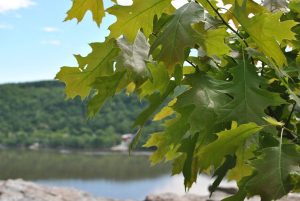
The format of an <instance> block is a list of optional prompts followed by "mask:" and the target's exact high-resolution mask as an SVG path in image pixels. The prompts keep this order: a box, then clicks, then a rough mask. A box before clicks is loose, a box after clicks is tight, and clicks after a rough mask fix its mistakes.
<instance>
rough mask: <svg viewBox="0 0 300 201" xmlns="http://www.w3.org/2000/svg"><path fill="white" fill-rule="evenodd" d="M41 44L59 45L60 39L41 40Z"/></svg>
mask: <svg viewBox="0 0 300 201" xmlns="http://www.w3.org/2000/svg"><path fill="white" fill-rule="evenodd" d="M42 44H43V45H53V46H60V45H61V41H60V40H46V41H42Z"/></svg>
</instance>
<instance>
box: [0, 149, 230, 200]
mask: <svg viewBox="0 0 300 201" xmlns="http://www.w3.org/2000/svg"><path fill="white" fill-rule="evenodd" d="M17 178H23V179H24V180H30V181H35V182H37V183H40V184H44V185H48V186H62V187H73V188H77V189H80V190H83V191H86V192H88V193H90V194H91V195H93V196H98V197H109V198H117V199H131V200H143V199H144V198H145V196H146V195H148V194H152V193H154V194H156V193H165V192H173V193H177V194H184V193H185V191H184V187H183V178H182V176H173V177H171V176H170V165H169V164H162V165H158V166H154V167H151V165H150V163H149V161H148V157H147V156H145V155H133V156H131V157H130V156H128V155H127V154H112V153H106V154H103V153H100V154H89V153H57V152H53V151H8V150H6V151H0V180H4V179H17ZM210 182H211V181H210V179H209V178H208V177H206V176H200V178H199V179H198V183H197V184H196V185H195V186H193V188H192V189H191V190H190V192H191V193H195V194H200V195H207V194H208V191H207V187H208V185H209V184H210ZM225 185H230V186H232V185H233V184H225Z"/></svg>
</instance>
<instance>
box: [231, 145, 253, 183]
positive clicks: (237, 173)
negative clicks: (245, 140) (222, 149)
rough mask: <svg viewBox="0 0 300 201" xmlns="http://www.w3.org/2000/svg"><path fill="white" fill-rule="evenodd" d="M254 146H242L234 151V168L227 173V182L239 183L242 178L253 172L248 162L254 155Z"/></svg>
mask: <svg viewBox="0 0 300 201" xmlns="http://www.w3.org/2000/svg"><path fill="white" fill-rule="evenodd" d="M255 149H256V146H254V145H252V146H250V147H249V146H246V145H243V146H241V147H240V148H238V150H237V151H236V153H235V155H236V166H235V167H234V168H233V169H231V170H230V171H229V172H228V175H227V178H228V179H229V180H235V181H240V180H241V179H242V178H243V177H246V176H249V175H251V174H252V172H253V167H251V165H250V164H249V160H250V159H251V158H253V157H254V156H255V155H254V154H253V152H254V151H255Z"/></svg>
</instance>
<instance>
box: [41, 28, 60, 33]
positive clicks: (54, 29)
mask: <svg viewBox="0 0 300 201" xmlns="http://www.w3.org/2000/svg"><path fill="white" fill-rule="evenodd" d="M43 31H44V32H48V33H53V32H59V31H60V30H59V29H58V28H56V27H44V28H43Z"/></svg>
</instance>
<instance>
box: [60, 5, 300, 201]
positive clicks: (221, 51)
mask: <svg viewBox="0 0 300 201" xmlns="http://www.w3.org/2000/svg"><path fill="white" fill-rule="evenodd" d="M80 2H81V0H75V1H74V2H73V7H77V6H78V5H79V4H80ZM97 2H99V4H98V5H102V1H101V0H97ZM113 2H114V5H113V6H112V7H110V8H107V9H105V10H104V9H102V8H101V9H98V10H97V12H94V11H93V9H94V8H95V7H94V6H93V5H92V4H90V7H89V10H91V11H92V13H93V16H94V19H95V18H96V20H95V21H96V22H97V24H99V23H100V22H101V19H98V18H97V17H95V16H104V14H105V12H107V13H109V14H111V15H114V16H116V17H117V21H116V22H115V23H113V24H112V25H111V26H110V27H109V29H110V31H111V32H110V35H109V36H108V37H107V38H106V40H105V42H103V43H95V44H92V45H91V46H92V49H93V51H92V53H91V54H89V55H88V56H86V57H81V56H76V58H77V60H78V66H77V67H63V68H62V69H61V71H60V72H59V73H58V74H57V79H59V80H61V81H63V82H65V83H66V94H67V96H68V97H69V98H73V97H75V96H80V97H81V98H82V99H86V98H87V97H91V101H90V106H89V108H91V109H89V113H90V115H93V114H95V112H96V111H98V110H99V109H100V107H101V106H102V105H103V102H104V101H105V100H106V99H107V98H108V97H111V96H113V95H114V94H116V93H119V92H120V91H122V90H126V91H127V93H128V94H132V93H136V94H137V95H138V96H139V98H140V99H146V100H148V101H149V103H150V104H149V107H148V108H146V110H144V111H143V112H142V113H141V114H140V115H139V116H138V117H137V119H136V123H135V125H134V126H137V127H139V128H140V130H139V132H138V133H137V135H136V139H135V140H134V142H133V145H134V144H135V143H136V142H137V140H138V138H139V137H140V136H141V135H142V133H143V132H142V131H143V127H144V125H145V124H146V123H147V122H148V121H149V120H151V119H154V120H164V127H165V128H164V130H162V131H161V132H158V133H154V134H152V135H151V137H150V138H149V140H148V142H147V143H146V144H145V147H153V146H155V147H157V149H156V151H155V152H154V153H153V155H152V156H151V161H152V163H154V164H155V163H158V162H161V161H172V163H173V170H172V172H173V174H179V173H182V174H183V175H184V177H185V181H184V184H185V186H186V188H190V187H191V186H192V184H193V183H194V182H196V180H197V175H198V174H199V173H201V172H206V173H211V174H212V175H213V177H216V181H215V182H214V184H213V186H212V188H210V189H211V191H212V192H213V191H214V189H216V187H217V186H218V185H219V183H220V181H221V180H222V179H223V178H225V176H227V178H228V179H233V180H236V181H237V182H238V185H239V192H238V193H237V194H236V195H234V196H232V197H229V198H227V199H225V200H234V201H235V200H244V199H245V198H246V197H251V196H254V195H259V196H260V197H261V198H262V200H265V201H268V200H275V199H279V198H281V197H282V196H284V195H286V194H287V193H289V192H292V191H299V190H300V189H299V180H300V168H299V164H300V153H299V149H300V148H299V142H300V141H299V135H300V122H299V116H300V99H299V80H300V74H299V73H300V70H299V69H300V56H299V55H300V53H299V52H300V42H299V39H300V25H299V23H298V22H299V21H300V12H299V9H300V2H299V0H291V1H285V0H280V1H263V2H261V3H259V2H257V1H252V0H223V1H218V2H217V1H213V0H199V1H193V0H191V1H188V2H186V4H184V5H182V6H181V7H180V8H177V9H175V8H174V7H173V6H172V2H171V0H147V1H142V0H134V1H133V3H132V4H131V5H129V6H123V5H120V4H119V3H118V2H117V1H116V0H114V1H113ZM81 8H82V10H80V9H79V10H77V12H78V13H77V15H74V16H75V18H77V19H78V20H80V19H81V16H82V15H81V13H82V11H86V7H84V6H83V7H81ZM73 14H74V13H73ZM72 16H73V15H70V14H69V13H68V17H67V19H70V18H72ZM162 106H164V108H163V109H162V110H160V109H161V107H162Z"/></svg>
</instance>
